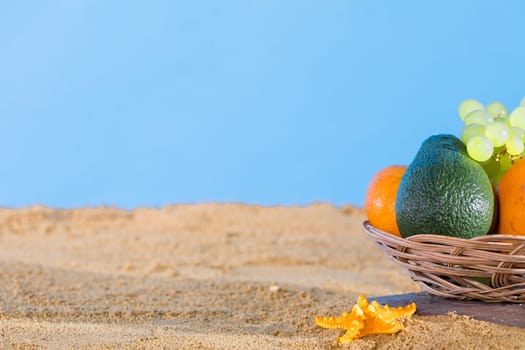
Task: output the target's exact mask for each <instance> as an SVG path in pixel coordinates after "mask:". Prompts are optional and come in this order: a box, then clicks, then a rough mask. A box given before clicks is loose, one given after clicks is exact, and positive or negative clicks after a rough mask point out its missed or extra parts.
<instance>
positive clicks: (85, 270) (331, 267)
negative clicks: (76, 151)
mask: <svg viewBox="0 0 525 350" xmlns="http://www.w3.org/2000/svg"><path fill="white" fill-rule="evenodd" d="M364 219H365V216H364V213H363V211H362V210H361V209H359V208H353V207H350V206H345V207H334V206H332V205H330V204H324V203H319V204H312V205H310V206H306V207H259V206H247V205H240V204H200V205H175V206H168V207H165V208H143V209H135V210H133V211H126V210H120V209H115V208H83V209H71V210H56V209H49V208H45V207H33V208H26V209H0V285H1V288H0V347H1V348H2V349H336V348H345V349H524V348H525V330H524V329H520V328H513V327H508V326H502V325H497V324H492V323H488V322H482V321H477V320H473V319H469V318H467V317H464V316H458V315H454V314H449V315H443V316H425V317H423V316H418V315H415V316H414V317H412V318H411V319H409V320H407V321H406V323H405V329H404V330H403V331H402V332H400V333H398V334H395V335H374V336H369V337H366V338H363V339H359V340H357V341H355V342H353V343H351V344H348V345H344V346H338V345H337V344H336V341H335V340H336V338H337V336H338V335H340V334H341V332H340V331H338V330H325V329H321V328H319V327H317V326H316V325H315V322H314V319H315V316H317V315H323V316H328V315H334V316H335V315H339V314H340V313H341V312H343V311H347V310H350V308H351V306H352V305H353V304H354V303H355V301H356V298H357V296H358V295H359V294H365V295H367V296H370V297H372V296H382V295H389V294H400V293H407V292H415V291H419V287H418V286H417V285H416V284H415V283H414V282H412V281H411V280H410V278H409V277H408V274H407V272H406V271H404V270H402V269H401V268H399V267H398V266H396V265H395V264H394V263H393V262H391V261H390V260H389V259H388V258H387V257H386V256H385V255H384V254H383V253H382V252H381V251H380V250H379V249H378V248H377V247H375V246H374V244H373V242H371V240H370V239H369V238H368V237H367V236H365V234H364V233H363V232H362V231H361V223H362V222H363V220H364Z"/></svg>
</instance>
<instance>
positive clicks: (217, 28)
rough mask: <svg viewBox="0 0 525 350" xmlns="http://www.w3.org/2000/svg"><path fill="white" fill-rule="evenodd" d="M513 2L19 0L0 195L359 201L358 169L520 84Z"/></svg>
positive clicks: (395, 157) (396, 160)
mask: <svg viewBox="0 0 525 350" xmlns="http://www.w3.org/2000/svg"><path fill="white" fill-rule="evenodd" d="M524 23H525V3H524V2H522V1H518V0H516V1H503V2H495V1H439V2H438V1H435V2H432V3H431V2H424V1H403V2H397V1H386V0H383V1H369V0H367V1H364V0H363V1H335V0H334V1H281V0H274V1H272V0H239V1H215V0H213V1H212V0H210V1H202V0H195V1H148V2H144V1H101V0H100V1H96V0H92V1H81V0H76V1H69V0H68V1H66V0H63V1H16V2H10V3H9V4H2V7H1V11H0V42H1V43H2V50H1V52H2V54H1V55H0V96H1V97H0V118H1V124H0V127H1V128H0V131H1V135H0V156H1V161H0V173H1V176H2V181H1V185H0V188H1V191H0V205H1V206H6V207H12V206H15V207H19V206H27V205H32V204H45V205H48V206H52V207H78V206H97V205H111V206H119V207H124V208H134V207H138V206H163V205H166V204H170V203H199V202H211V201H213V202H231V201H233V202H244V203H253V204H263V205H275V204H285V205H294V204H298V205H305V204H309V203H311V202H314V201H328V202H332V203H334V205H342V204H347V203H348V204H355V205H362V204H363V200H364V194H365V191H366V186H367V183H368V181H369V180H370V178H371V177H372V175H373V174H374V173H375V172H376V171H378V170H379V169H381V168H383V167H385V166H388V165H391V164H408V163H409V162H410V161H411V159H412V158H413V156H414V155H415V153H416V152H417V149H418V147H419V145H420V144H421V142H422V141H423V140H424V139H425V138H427V137H428V136H430V135H432V134H437V133H454V134H458V133H459V131H460V128H461V122H460V120H459V117H458V116H457V113H456V109H457V106H458V104H459V103H460V102H461V101H462V100H463V99H466V98H477V99H479V100H481V101H482V102H484V103H489V102H491V101H493V100H499V101H501V102H503V103H505V104H507V105H508V106H509V108H512V107H514V106H516V105H517V104H519V100H520V99H521V97H523V96H524V95H525V84H524V83H523V81H524V80H523V77H524V76H525V46H524V45H523V38H524V37H525V25H524Z"/></svg>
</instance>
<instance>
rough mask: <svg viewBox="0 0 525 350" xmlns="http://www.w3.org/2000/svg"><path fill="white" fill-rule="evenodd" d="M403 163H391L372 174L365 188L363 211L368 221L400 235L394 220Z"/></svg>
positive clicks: (403, 168)
mask: <svg viewBox="0 0 525 350" xmlns="http://www.w3.org/2000/svg"><path fill="white" fill-rule="evenodd" d="M406 170H407V167H406V166H404V165H392V166H389V167H386V168H384V169H382V170H380V171H379V172H378V173H377V174H375V175H374V177H373V178H372V180H371V181H370V183H369V184H368V188H367V190H366V198H365V211H366V216H367V217H368V221H370V223H371V224H372V225H374V226H375V227H377V228H379V229H381V230H383V231H386V232H389V233H392V234H394V235H396V236H399V237H401V233H400V232H399V228H398V227H397V221H396V197H397V189H398V188H399V183H400V182H401V178H402V177H403V174H404V173H405V171H406Z"/></svg>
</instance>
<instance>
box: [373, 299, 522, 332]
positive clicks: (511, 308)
mask: <svg viewBox="0 0 525 350" xmlns="http://www.w3.org/2000/svg"><path fill="white" fill-rule="evenodd" d="M369 300H370V301H373V300H377V302H378V303H380V304H388V305H390V306H393V307H397V306H404V305H408V304H410V303H416V306H417V311H416V314H417V315H421V316H434V315H446V314H448V313H449V312H455V313H457V314H458V315H466V316H470V317H472V318H473V319H476V320H481V321H489V322H494V323H499V324H503V325H507V326H513V327H521V328H525V304H511V303H485V302H482V301H462V300H457V299H447V298H442V297H438V296H435V295H431V294H428V293H409V294H399V295H386V296H382V297H376V298H369Z"/></svg>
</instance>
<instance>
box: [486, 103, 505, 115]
mask: <svg viewBox="0 0 525 350" xmlns="http://www.w3.org/2000/svg"><path fill="white" fill-rule="evenodd" d="M487 112H489V114H490V115H492V116H493V117H494V118H497V117H499V118H505V117H506V116H508V115H509V112H508V111H507V107H505V105H504V104H503V103H501V102H492V103H490V104H489V105H488V106H487Z"/></svg>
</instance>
